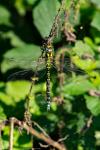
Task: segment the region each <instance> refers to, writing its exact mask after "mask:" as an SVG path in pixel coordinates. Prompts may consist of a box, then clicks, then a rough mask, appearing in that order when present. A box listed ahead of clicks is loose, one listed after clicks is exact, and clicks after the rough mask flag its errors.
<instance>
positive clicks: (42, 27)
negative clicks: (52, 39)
mask: <svg viewBox="0 0 100 150" xmlns="http://www.w3.org/2000/svg"><path fill="white" fill-rule="evenodd" d="M58 5H59V3H58V0H49V1H48V0H42V1H40V3H39V4H38V5H37V6H36V8H35V9H34V10H33V20H34V24H35V26H36V27H37V29H38V30H39V32H40V34H41V36H42V37H46V36H48V35H49V32H50V30H51V27H52V24H53V21H54V18H55V15H56V13H57V10H58Z"/></svg>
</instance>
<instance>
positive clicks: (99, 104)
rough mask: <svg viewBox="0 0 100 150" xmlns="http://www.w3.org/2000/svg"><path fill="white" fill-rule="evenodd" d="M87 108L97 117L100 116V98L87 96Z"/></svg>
mask: <svg viewBox="0 0 100 150" xmlns="http://www.w3.org/2000/svg"><path fill="white" fill-rule="evenodd" d="M84 97H85V99H86V105H87V108H88V109H89V110H90V111H91V113H92V114H93V115H95V116H97V115H99V114H100V98H99V97H92V96H88V95H85V96H84Z"/></svg>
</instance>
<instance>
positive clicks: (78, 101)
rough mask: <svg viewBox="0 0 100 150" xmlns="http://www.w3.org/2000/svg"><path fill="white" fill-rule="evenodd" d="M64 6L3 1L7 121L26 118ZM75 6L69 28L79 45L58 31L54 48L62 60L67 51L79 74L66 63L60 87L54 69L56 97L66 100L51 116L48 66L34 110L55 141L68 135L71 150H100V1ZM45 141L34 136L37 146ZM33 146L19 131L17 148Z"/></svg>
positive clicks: (0, 78) (1, 114) (1, 83)
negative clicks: (44, 49)
mask: <svg viewBox="0 0 100 150" xmlns="http://www.w3.org/2000/svg"><path fill="white" fill-rule="evenodd" d="M60 2H61V1H60V0H1V1H0V120H1V121H2V120H5V119H8V118H9V117H12V116H13V117H17V118H18V119H20V120H23V117H24V111H25V98H26V95H27V93H28V91H29V87H30V84H31V82H30V77H31V76H32V75H33V74H34V72H35V67H36V60H37V59H38V57H39V56H40V55H41V48H40V47H41V45H42V41H43V39H44V37H46V36H48V35H49V32H50V29H51V27H52V24H53V19H54V17H55V15H56V13H57V10H58V8H59V6H60ZM74 2H75V3H74ZM71 3H72V1H70V0H66V11H67V13H69V14H70V15H69V18H68V20H67V21H68V22H67V25H66V26H65V27H66V28H67V31H69V32H71V31H70V30H69V29H70V28H69V29H68V27H69V26H70V27H71V28H72V29H73V31H74V33H75V35H76V41H75V42H72V44H71V43H69V42H68V41H66V37H65V35H64V33H58V37H56V38H55V39H54V45H53V46H54V51H55V57H56V56H59V55H60V52H62V54H63V50H65V51H66V52H64V53H66V55H67V58H68V59H69V58H71V59H72V60H73V64H74V65H75V66H76V70H74V71H72V70H71V71H69V69H68V68H67V67H69V66H67V65H68V64H69V63H68V64H67V63H66V64H65V65H64V68H65V70H66V71H64V72H63V73H64V84H63V85H60V84H59V83H58V72H57V67H56V69H52V71H51V85H52V87H51V96H52V99H53V98H54V99H56V101H57V100H60V97H62V98H63V100H64V104H62V105H59V104H57V102H56V103H52V105H51V110H50V112H47V109H46V100H45V89H46V87H45V79H46V75H45V68H42V67H40V66H39V71H38V75H39V81H37V83H36V84H35V85H34V87H33V91H32V96H31V102H30V111H31V113H32V120H34V121H36V122H37V123H38V124H39V125H40V126H42V127H43V128H44V129H45V130H46V132H47V133H48V134H49V135H50V136H51V137H52V138H53V139H54V140H56V141H57V140H58V139H60V138H63V137H65V136H67V138H66V139H65V140H64V141H63V143H64V145H65V146H66V147H67V149H68V150H99V149H100V0H80V1H78V0H75V1H73V4H74V7H73V8H72V7H71V9H70V5H71ZM79 6H80V7H79ZM62 14H63V13H62ZM75 17H76V19H75ZM61 20H63V19H61ZM73 20H74V21H73ZM68 25H69V26H68ZM59 30H61V29H59ZM58 32H60V31H58ZM74 33H73V34H74ZM67 38H68V37H67ZM67 49H70V50H69V51H67ZM9 60H10V61H9ZM77 68H78V69H77ZM28 69H29V71H28ZM31 69H32V70H33V72H32V71H31ZM82 71H83V72H82ZM15 72H17V73H15ZM89 118H92V124H91V126H90V127H89V128H88V127H86V126H88V124H86V123H87V121H88V119H89ZM88 123H89V122H88ZM35 128H36V127H35ZM36 129H37V128H36ZM8 141H9V127H5V128H4V129H3V132H2V148H3V149H4V150H5V149H8V145H9V142H8ZM39 142H41V143H42V144H44V143H43V142H42V141H40V140H39V139H37V138H35V137H33V145H34V148H40V145H39ZM31 144H32V143H31V136H30V135H27V133H26V132H24V131H22V134H20V132H19V129H18V128H17V127H16V128H15V131H14V150H20V149H23V150H25V149H30V148H31Z"/></svg>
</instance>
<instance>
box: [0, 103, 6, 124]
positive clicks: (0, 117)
mask: <svg viewBox="0 0 100 150" xmlns="http://www.w3.org/2000/svg"><path fill="white" fill-rule="evenodd" d="M4 119H6V115H5V113H4V110H3V108H2V107H1V106H0V122H1V121H2V120H4Z"/></svg>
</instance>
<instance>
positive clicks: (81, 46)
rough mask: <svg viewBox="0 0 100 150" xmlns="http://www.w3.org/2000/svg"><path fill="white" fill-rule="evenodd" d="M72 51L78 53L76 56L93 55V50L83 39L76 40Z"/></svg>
mask: <svg viewBox="0 0 100 150" xmlns="http://www.w3.org/2000/svg"><path fill="white" fill-rule="evenodd" d="M73 52H74V53H75V54H76V55H78V56H80V57H81V56H83V55H84V54H89V55H92V56H94V51H93V49H92V48H91V47H90V46H89V45H88V44H86V43H84V42H83V41H80V40H78V41H76V43H75V47H74V48H73Z"/></svg>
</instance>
